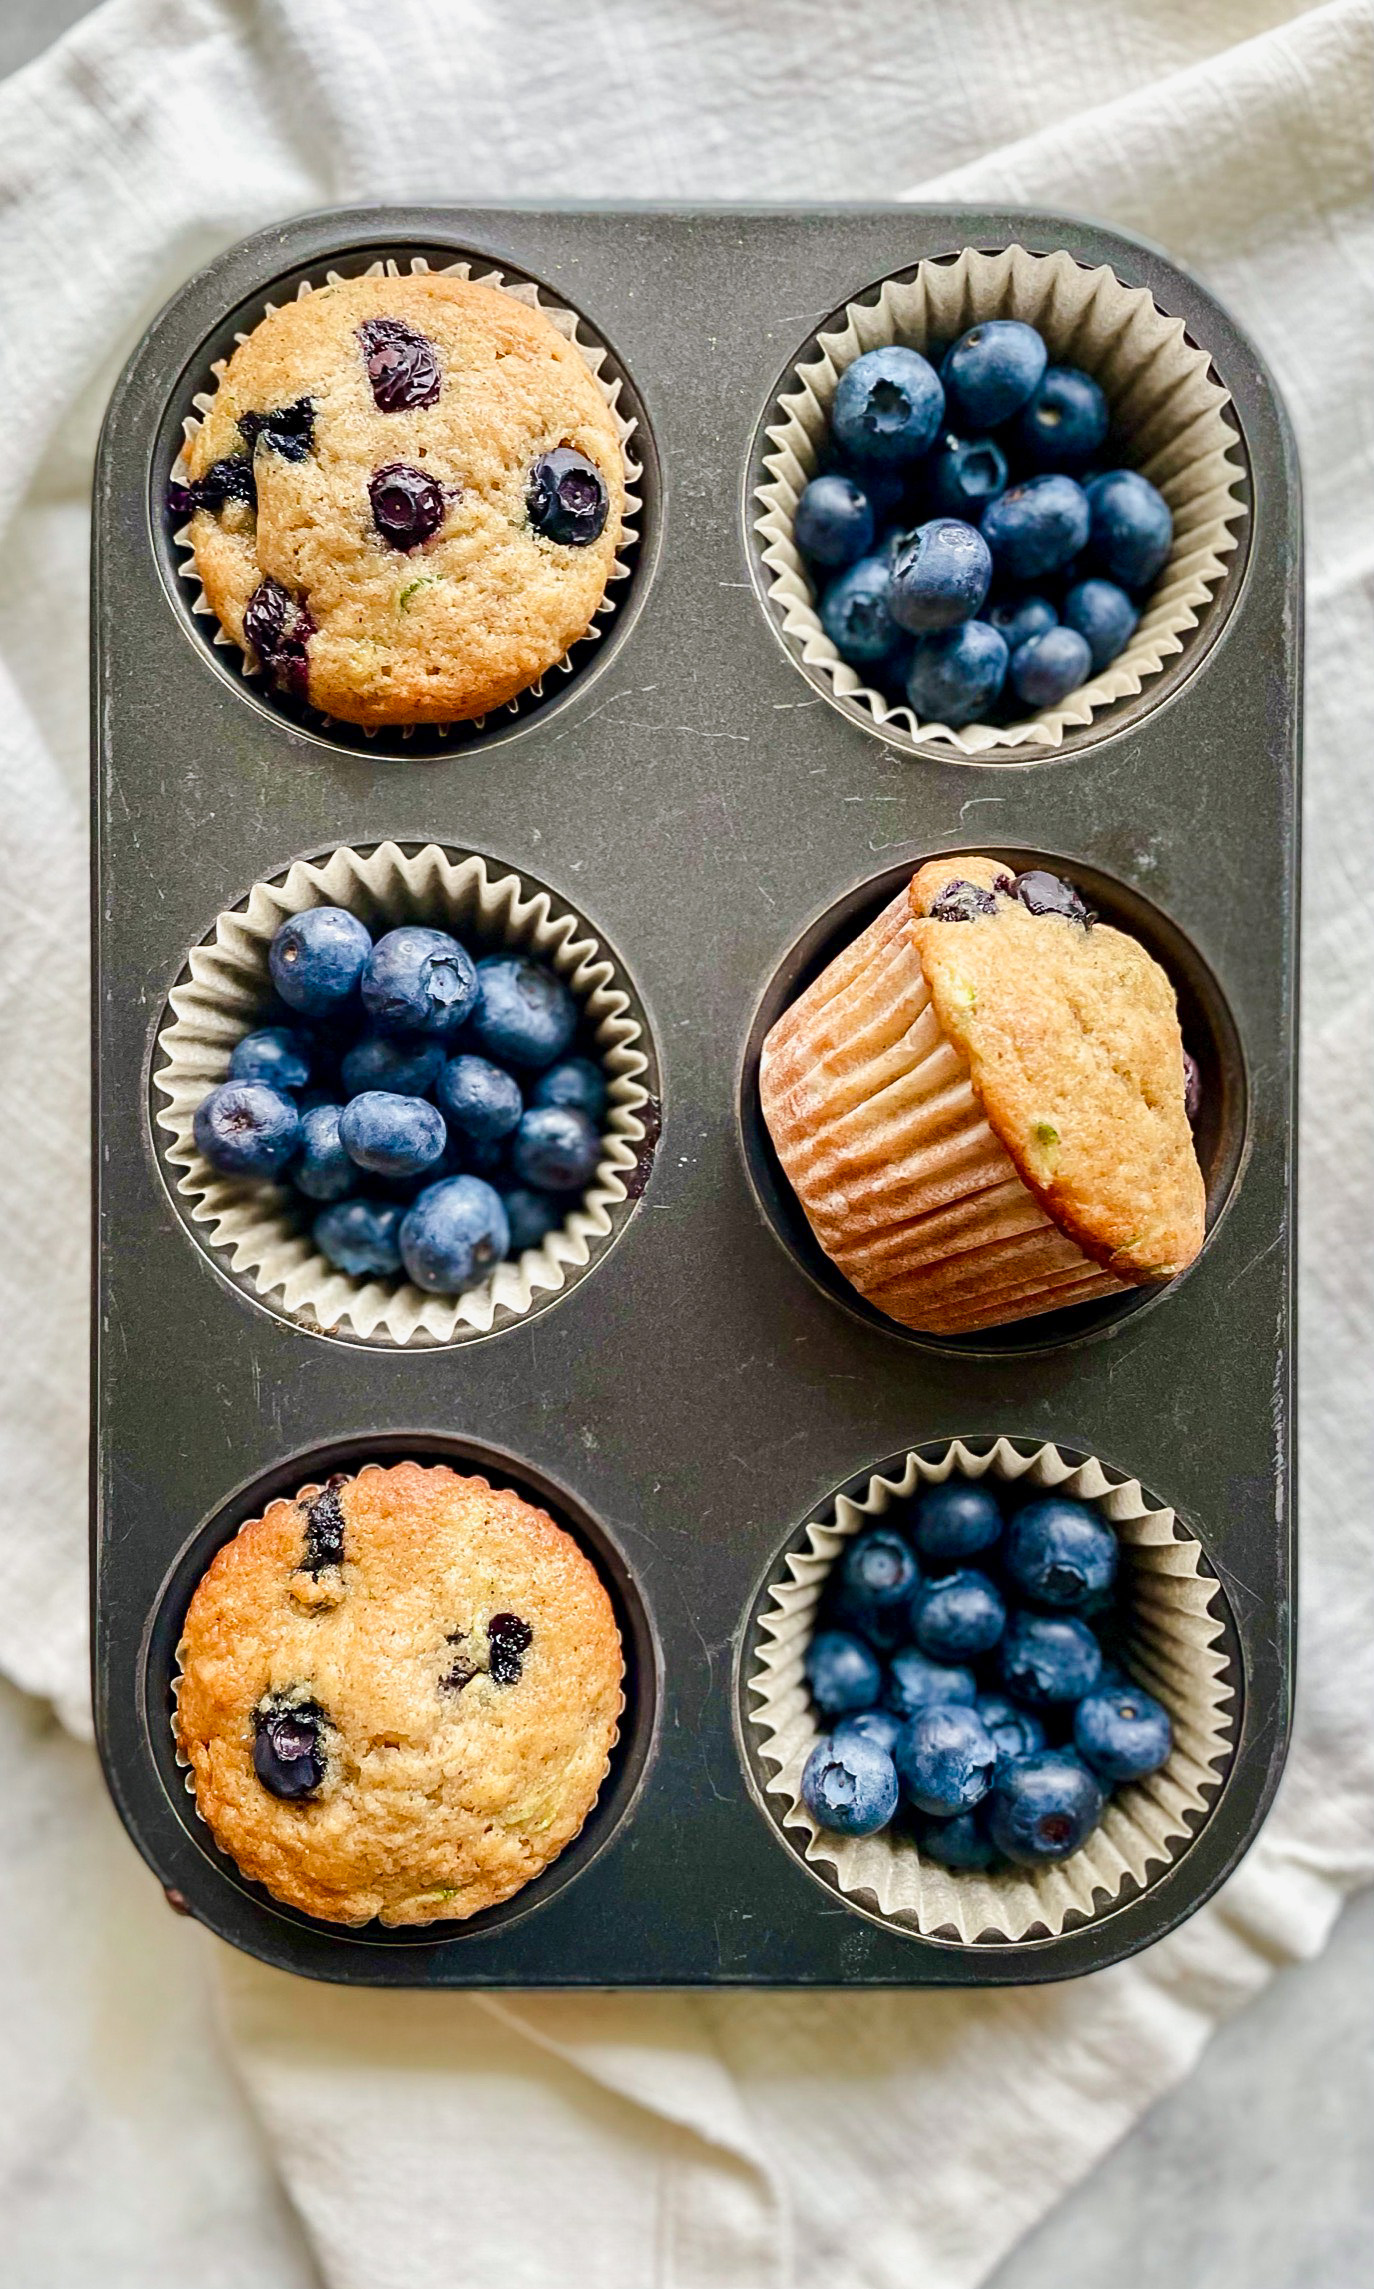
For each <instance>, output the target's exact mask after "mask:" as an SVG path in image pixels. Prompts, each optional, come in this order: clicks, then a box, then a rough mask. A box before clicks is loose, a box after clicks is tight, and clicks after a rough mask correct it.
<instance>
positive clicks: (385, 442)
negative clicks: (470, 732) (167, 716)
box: [187, 274, 625, 725]
mask: <svg viewBox="0 0 1374 2289" xmlns="http://www.w3.org/2000/svg"><path fill="white" fill-rule="evenodd" d="M378 318H398V319H401V320H403V321H404V323H405V324H406V325H408V326H410V327H412V328H414V329H415V331H417V332H418V333H421V334H423V335H424V336H425V337H426V339H427V340H428V341H430V342H431V343H432V344H433V345H434V349H435V351H436V353H437V357H438V362H439V365H440V369H441V374H442V382H441V387H440V391H439V395H438V397H437V399H436V400H435V402H434V403H433V404H431V405H427V406H417V407H414V408H411V409H410V410H406V411H398V412H391V413H388V412H383V411H381V410H379V408H378V406H377V404H376V402H375V400H374V397H373V392H372V385H371V383H370V381H369V379H368V374H367V368H366V364H365V362H364V353H363V349H362V345H361V343H360V342H359V339H358V328H359V326H360V325H362V324H363V323H364V322H365V321H367V320H371V319H378ZM302 398H307V399H309V400H310V401H311V404H312V406H313V409H314V410H313V435H312V441H311V444H310V448H309V450H308V451H307V452H305V453H304V454H303V456H302V457H301V458H300V459H290V458H287V457H286V456H285V455H283V454H282V453H280V452H278V451H275V450H273V448H272V447H271V445H270V444H269V443H268V442H267V441H266V440H264V439H261V438H260V439H259V440H258V441H257V444H256V448H255V450H254V453H253V474H254V478H255V480H256V487H257V510H256V514H255V513H254V511H253V509H252V508H251V507H250V506H248V505H247V504H245V503H242V502H235V501H230V502H229V503H227V504H226V505H225V506H224V507H223V508H222V509H220V510H218V511H214V510H211V509H209V508H199V509H197V510H196V511H195V513H194V515H193V516H192V519H191V539H192V546H193V550H194V554H195V561H196V570H197V572H198V573H199V575H200V579H201V582H202V584H203V586H204V589H205V593H206V596H207V598H208V600H209V602H210V605H211V607H212V608H213V610H214V612H215V613H216V615H217V617H218V619H219V620H220V623H221V625H222V626H223V627H224V628H225V629H226V630H227V631H228V633H229V634H230V635H231V636H232V637H233V638H234V640H235V642H236V643H240V644H243V645H244V649H245V650H251V648H252V647H251V645H249V644H248V643H247V642H246V641H245V638H244V632H243V615H244V610H245V607H246V606H247V604H248V601H249V599H250V597H251V596H252V594H253V592H254V590H255V589H256V588H257V587H258V586H259V584H260V583H261V581H262V580H263V579H264V578H265V577H268V576H270V577H271V578H272V579H273V580H275V581H277V582H279V583H280V585H281V586H282V587H283V588H284V589H285V590H286V591H287V593H288V595H289V596H290V597H291V598H292V599H293V600H294V602H295V603H296V604H297V605H300V606H303V607H304V608H305V609H306V610H307V611H308V613H309V616H310V619H311V620H312V621H313V622H314V632H313V633H311V634H310V636H309V639H308V646H307V656H308V662H309V670H308V674H309V681H308V691H307V693H306V694H304V695H303V696H307V697H308V698H309V700H310V702H311V704H312V705H313V706H315V707H318V708H321V709H323V710H324V712H325V713H326V714H329V715H334V716H337V717H339V718H340V719H341V720H343V721H345V722H350V723H360V724H365V725H366V724H374V725H377V724H388V723H444V722H456V721H459V720H463V719H467V718H470V717H472V716H476V715H482V714H485V713H486V712H487V711H488V710H489V709H491V708H494V707H499V706H501V705H502V704H503V703H504V702H505V701H507V700H509V699H513V698H514V697H515V695H516V694H517V693H518V692H521V691H524V690H525V689H526V688H527V687H528V686H529V685H530V684H532V683H534V682H535V681H536V680H537V678H538V677H539V676H540V675H542V674H543V673H544V672H545V670H546V669H548V668H551V667H552V666H553V664H554V662H555V661H557V660H559V659H561V658H562V656H563V654H564V653H565V652H566V651H567V649H568V647H569V645H570V644H574V643H576V642H577V640H578V639H579V637H582V636H584V635H585V634H586V633H587V630H588V628H589V627H590V626H591V622H592V616H593V614H594V613H595V610H596V607H597V605H598V604H599V603H600V601H601V599H602V596H603V595H604V593H605V589H606V583H607V580H608V579H609V577H610V574H611V570H612V567H613V565H614V562H615V555H616V549H617V547H618V546H619V542H620V537H621V523H622V518H623V515H624V509H625V487H624V465H623V460H622V456H621V451H620V440H619V437H618V434H617V431H616V426H615V422H614V420H613V418H612V416H611V413H610V410H609V408H608V407H607V405H606V402H605V400H604V398H603V397H602V395H601V392H600V390H599V389H598V387H597V385H596V382H595V379H594V378H593V376H592V374H591V372H590V370H589V368H588V367H587V365H586V363H585V361H584V360H583V358H582V357H581V356H580V354H579V353H578V351H577V350H576V349H575V348H574V347H573V346H572V345H571V344H570V343H568V342H566V341H565V340H564V338H563V336H562V335H561V334H560V333H559V332H558V330H557V328H556V327H555V326H554V325H552V324H551V323H550V321H549V319H548V318H547V317H546V316H545V315H544V313H543V312H542V311H539V310H533V309H529V308H527V307H526V306H525V304H524V303H522V302H518V301H516V299H515V298H514V296H513V295H510V294H507V293H504V292H503V291H502V290H501V289H500V288H499V287H492V286H478V285H474V284H473V283H471V282H470V281H468V280H464V279H460V278H454V277H447V276H443V275H436V274H421V275H419V276H415V277H409V278H353V279H346V280H341V281H340V282H339V283H338V284H336V285H333V286H323V287H319V288H317V289H316V290H315V292H313V293H311V294H308V295H306V296H305V297H304V299H303V300H301V301H299V302H289V303H286V304H284V305H283V307H282V308H280V309H278V310H275V311H273V312H272V313H271V314H270V315H269V316H268V317H266V318H264V319H263V320H262V321H261V322H260V324H258V325H257V326H255V327H254V329H253V331H252V333H251V334H250V335H249V336H248V338H247V339H246V341H244V342H242V343H240V345H239V347H238V348H237V349H236V350H235V352H234V354H233V356H232V357H231V358H230V360H229V363H228V366H227V367H226V369H225V372H224V375H223V378H222V379H221V381H220V384H219V387H218V389H217V391H216V393H215V396H214V399H213V401H212V403H211V405H210V407H209V410H208V412H207V414H206V416H205V420H204V422H203V423H202V425H201V427H200V429H199V430H198V431H197V432H196V433H195V435H194V436H193V438H192V439H191V441H190V444H189V446H188V448H187V463H188V469H189V474H190V477H191V480H192V482H193V483H194V482H196V481H197V480H199V479H201V478H203V477H204V476H205V474H206V472H207V471H208V470H209V469H210V468H211V467H212V466H213V465H214V464H215V463H216V462H219V461H222V460H226V459H232V458H233V457H234V456H235V455H238V454H241V453H242V452H243V450H244V436H243V433H242V431H241V430H240V428H239V426H238V424H239V417H240V415H241V414H245V413H247V414H252V413H264V412H268V411H271V410H273V409H275V408H279V407H282V406H290V405H294V404H295V403H296V402H297V401H299V400H300V399H302ZM558 445H570V446H573V447H575V448H576V450H577V451H578V452H580V453H583V454H585V455H586V456H587V458H588V459H589V460H590V461H593V462H595V463H596V465H597V467H598V469H599V470H600V471H601V474H602V476H603V477H604V479H605V481H606V485H607V489H608V492H609V496H610V506H609V512H608V514H607V518H606V524H605V528H604V530H603V531H602V533H601V535H600V537H599V538H598V539H597V540H595V541H593V542H591V543H590V544H589V545H588V546H586V547H568V546H564V545H561V544H559V543H557V542H555V541H551V540H548V539H546V538H545V537H544V536H543V535H542V534H540V533H539V532H537V531H535V529H534V528H533V526H532V525H531V523H530V521H529V517H528V514H527V510H526V491H527V487H528V482H529V471H530V467H531V464H532V463H533V462H534V461H536V460H537V459H538V458H539V456H540V455H541V454H543V453H547V452H550V451H551V450H552V449H553V448H554V447H555V446H558ZM397 462H400V463H404V464H406V465H408V466H410V467H414V468H419V469H421V470H423V471H424V472H425V473H426V474H427V475H430V476H432V477H434V478H435V479H436V480H437V481H438V482H439V483H440V484H441V485H442V486H443V487H444V488H445V493H446V507H445V514H444V520H443V523H442V524H441V526H440V527H439V530H438V531H437V532H436V533H435V534H434V535H433V537H432V538H431V539H429V540H427V541H425V542H423V543H422V544H421V545H420V546H419V547H417V548H413V549H396V548H392V547H390V546H389V545H388V544H387V543H386V542H385V541H384V540H383V539H382V537H381V535H380V534H379V533H378V531H377V529H376V526H375V524H374V522H373V518H372V510H371V503H370V499H369V495H368V483H369V480H370V479H371V477H372V476H373V474H374V473H375V472H376V471H377V470H378V469H380V468H384V467H387V466H388V465H390V464H393V463H397Z"/></svg>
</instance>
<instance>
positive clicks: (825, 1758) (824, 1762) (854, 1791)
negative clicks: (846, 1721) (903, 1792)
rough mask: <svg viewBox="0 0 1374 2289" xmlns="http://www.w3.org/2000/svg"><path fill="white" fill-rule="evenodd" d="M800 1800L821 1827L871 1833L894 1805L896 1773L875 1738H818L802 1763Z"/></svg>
mask: <svg viewBox="0 0 1374 2289" xmlns="http://www.w3.org/2000/svg"><path fill="white" fill-rule="evenodd" d="M800 1793H801V1800H802V1803H803V1804H804V1805H805V1806H806V1809H807V1811H808V1812H809V1813H810V1815H811V1817H812V1819H813V1820H814V1821H815V1822H816V1823H817V1825H818V1826H819V1827H821V1828H831V1829H833V1830H834V1831H835V1833H836V1834H837V1835H840V1836H873V1835H876V1833H877V1831H878V1830H879V1829H880V1828H885V1827H886V1826H887V1824H888V1821H889V1820H890V1819H891V1818H892V1815H893V1813H894V1812H895V1811H896V1809H897V1774H896V1770H895V1768H894V1766H893V1762H892V1759H891V1757H890V1756H889V1755H888V1752H887V1750H886V1749H885V1748H882V1747H880V1746H879V1744H878V1742H877V1741H870V1740H865V1739H864V1738H863V1737H862V1735H859V1736H855V1735H853V1734H851V1735H850V1736H849V1738H848V1739H846V1740H840V1739H838V1738H836V1737H835V1736H833V1735H832V1737H831V1738H830V1739H828V1740H819V1741H817V1743H816V1746H815V1747H814V1748H813V1749H812V1751H811V1754H810V1756H809V1757H808V1758H807V1760H806V1763H805V1764H804V1766H803V1767H802V1776H801V1792H800Z"/></svg>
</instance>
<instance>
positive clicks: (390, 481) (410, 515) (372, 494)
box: [367, 461, 444, 548]
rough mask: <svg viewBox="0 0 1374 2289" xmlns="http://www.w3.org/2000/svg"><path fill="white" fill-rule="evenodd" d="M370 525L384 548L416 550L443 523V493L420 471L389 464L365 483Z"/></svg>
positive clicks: (424, 471) (398, 464) (402, 462)
mask: <svg viewBox="0 0 1374 2289" xmlns="http://www.w3.org/2000/svg"><path fill="white" fill-rule="evenodd" d="M367 497H368V499H369V501H370V502H371V503H372V522H373V523H374V525H375V526H376V527H377V530H378V532H379V533H380V534H381V536H382V539H383V540H384V541H385V542H386V544H387V546H388V548H419V546H420V544H421V543H422V542H423V541H427V540H432V539H433V537H434V535H435V533H437V531H438V530H439V527H440V525H441V524H442V523H443V521H444V489H443V486H442V485H441V484H439V482H438V480H437V479H436V478H434V477H431V476H430V475H429V474H428V472H427V471H426V470H424V469H412V468H411V467H410V465H409V463H407V462H405V461H389V462H388V463H387V465H386V467H385V468H384V469H374V470H373V472H372V475H371V476H370V477H369V479H368V481H367Z"/></svg>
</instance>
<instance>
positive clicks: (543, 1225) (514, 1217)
mask: <svg viewBox="0 0 1374 2289" xmlns="http://www.w3.org/2000/svg"><path fill="white" fill-rule="evenodd" d="M501 1205H502V1207H503V1208H504V1209H505V1211H506V1222H507V1224H508V1225H509V1227H510V1252H511V1254H512V1255H513V1256H523V1254H524V1252H525V1250H526V1248H539V1247H542V1246H543V1243H544V1241H545V1240H547V1238H548V1236H549V1234H550V1232H554V1231H557V1229H558V1226H559V1225H560V1224H561V1223H562V1221H563V1210H562V1208H561V1206H560V1205H559V1203H558V1202H557V1201H556V1200H551V1199H550V1198H549V1195H548V1194H547V1192H536V1191H534V1190H533V1188H532V1187H531V1186H529V1185H525V1184H517V1185H513V1186H511V1188H510V1189H509V1190H508V1191H503V1192H502V1194H501Z"/></svg>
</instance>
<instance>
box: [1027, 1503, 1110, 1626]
mask: <svg viewBox="0 0 1374 2289" xmlns="http://www.w3.org/2000/svg"><path fill="white" fill-rule="evenodd" d="M1004 1563H1005V1565H1006V1569H1007V1573H1008V1576H1009V1577H1010V1579H1011V1580H1012V1581H1013V1582H1014V1583H1015V1585H1016V1587H1017V1589H1018V1590H1020V1591H1021V1593H1022V1595H1023V1596H1024V1597H1028V1598H1034V1599H1035V1600H1036V1601H1037V1603H1039V1604H1041V1605H1050V1606H1058V1607H1061V1608H1065V1609H1071V1608H1073V1607H1075V1606H1081V1605H1085V1604H1087V1603H1088V1602H1089V1601H1090V1600H1092V1599H1096V1598H1100V1597H1102V1596H1103V1594H1104V1593H1105V1592H1106V1591H1108V1590H1109V1589H1110V1588H1111V1586H1112V1583H1113V1582H1114V1581H1115V1580H1116V1565H1117V1542H1116V1536H1115V1534H1114V1533H1113V1532H1112V1530H1111V1527H1110V1526H1109V1525H1108V1524H1107V1522H1106V1520H1105V1519H1103V1518H1101V1517H1099V1515H1098V1513H1097V1511H1095V1510H1092V1509H1090V1508H1089V1507H1088V1504H1087V1503H1086V1502H1074V1501H1071V1500H1070V1499H1069V1498H1068V1496H1066V1495H1062V1494H1050V1495H1046V1496H1045V1497H1044V1498H1043V1499H1042V1500H1041V1501H1039V1502H1028V1503H1027V1504H1026V1507H1025V1509H1024V1510H1018V1511H1017V1513H1016V1516H1015V1517H1014V1518H1013V1519H1012V1521H1011V1524H1010V1525H1009V1526H1008V1528H1007V1542H1006V1551H1005V1556H1004Z"/></svg>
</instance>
